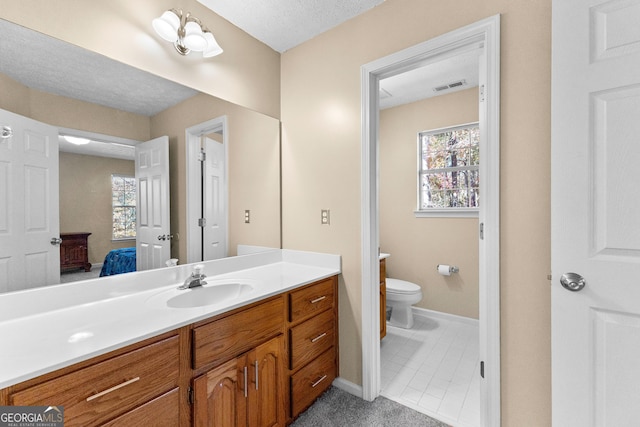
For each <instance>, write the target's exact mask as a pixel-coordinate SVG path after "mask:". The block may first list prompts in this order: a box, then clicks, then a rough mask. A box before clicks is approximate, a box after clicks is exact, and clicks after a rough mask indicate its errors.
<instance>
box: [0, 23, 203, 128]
mask: <svg viewBox="0 0 640 427" xmlns="http://www.w3.org/2000/svg"><path fill="white" fill-rule="evenodd" d="M0 35H1V37H0V73H4V74H6V75H8V76H9V77H11V78H12V79H14V80H17V81H18V82H20V83H22V84H23V85H25V86H27V87H30V88H33V89H37V90H40V91H44V92H49V93H53V94H57V95H62V96H66V97H68V98H75V99H80V100H83V101H87V102H92V103H95V104H99V105H104V106H107V107H112V108H116V109H119V110H124V111H128V112H131V113H137V114H142V115H144V116H153V115H155V114H157V113H159V112H160V111H163V110H165V109H167V108H169V107H171V106H173V105H175V104H177V103H179V102H181V101H183V100H185V99H187V98H190V97H191V96H193V95H195V94H196V93H197V92H196V91H194V90H193V89H189V88H187V87H184V86H181V85H179V84H177V83H174V82H171V81H168V80H165V79H163V78H161V77H158V76H155V75H153V74H149V73H147V72H144V71H141V70H138V69H136V68H133V67H131V66H128V65H125V64H122V63H120V62H117V61H114V60H112V59H109V58H107V57H105V56H102V55H100V54H97V53H95V52H91V51H88V50H86V49H82V48H80V47H78V46H74V45H72V44H69V43H66V42H63V41H60V40H58V39H55V38H53V37H49V36H46V35H43V34H41V33H38V32H36V31H33V30H30V29H27V28H24V27H21V26H19V25H16V24H13V23H11V22H8V21H5V20H3V19H0Z"/></svg>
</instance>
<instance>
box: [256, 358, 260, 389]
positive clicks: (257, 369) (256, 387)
mask: <svg viewBox="0 0 640 427" xmlns="http://www.w3.org/2000/svg"><path fill="white" fill-rule="evenodd" d="M255 365H256V390H257V389H258V378H260V377H259V376H258V372H259V371H258V361H257V360H256V361H255Z"/></svg>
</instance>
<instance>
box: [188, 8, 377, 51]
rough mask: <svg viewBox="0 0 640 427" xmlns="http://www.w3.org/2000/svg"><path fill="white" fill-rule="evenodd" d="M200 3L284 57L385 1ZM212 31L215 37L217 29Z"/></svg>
mask: <svg viewBox="0 0 640 427" xmlns="http://www.w3.org/2000/svg"><path fill="white" fill-rule="evenodd" d="M198 2H199V3H201V4H203V5H204V6H206V7H208V8H209V9H211V10H213V11H214V12H215V13H217V14H218V15H220V16H222V17H223V18H225V19H226V20H227V21H229V22H231V23H232V24H234V25H235V26H236V27H238V28H240V29H242V30H243V31H245V32H247V33H249V34H250V35H252V36H253V37H255V38H256V39H258V40H260V41H262V42H263V43H265V44H266V45H268V46H270V47H271V48H272V49H273V50H275V51H278V52H281V53H282V52H284V51H286V50H289V49H291V48H293V47H295V46H297V45H299V44H301V43H303V42H305V41H307V40H310V39H312V38H314V37H315V36H317V35H318V34H321V33H323V32H325V31H327V30H329V29H331V28H333V27H336V26H338V25H340V24H341V23H343V22H345V21H348V20H349V19H351V18H353V17H356V16H358V15H360V14H361V13H364V12H366V11H367V10H369V9H371V8H373V7H375V6H377V5H379V4H380V3H382V2H384V0H306V1H305V0H242V1H239V0H198ZM212 31H213V33H214V34H215V28H213V29H212ZM223 48H224V46H223Z"/></svg>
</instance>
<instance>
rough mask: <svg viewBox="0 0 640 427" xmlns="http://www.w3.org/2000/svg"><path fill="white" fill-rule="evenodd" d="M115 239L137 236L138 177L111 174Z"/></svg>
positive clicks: (127, 238)
mask: <svg viewBox="0 0 640 427" xmlns="http://www.w3.org/2000/svg"><path fill="white" fill-rule="evenodd" d="M111 194H112V211H113V240H129V239H135V238H136V179H135V177H132V176H123V175H111Z"/></svg>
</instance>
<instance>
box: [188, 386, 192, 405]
mask: <svg viewBox="0 0 640 427" xmlns="http://www.w3.org/2000/svg"><path fill="white" fill-rule="evenodd" d="M187 401H188V402H189V405H193V388H191V387H189V388H188V389H187Z"/></svg>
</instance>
